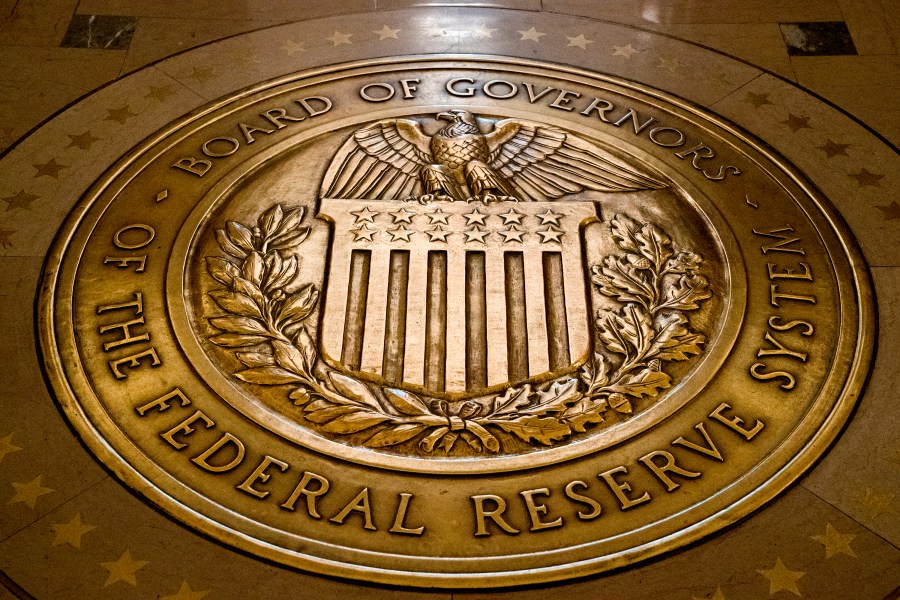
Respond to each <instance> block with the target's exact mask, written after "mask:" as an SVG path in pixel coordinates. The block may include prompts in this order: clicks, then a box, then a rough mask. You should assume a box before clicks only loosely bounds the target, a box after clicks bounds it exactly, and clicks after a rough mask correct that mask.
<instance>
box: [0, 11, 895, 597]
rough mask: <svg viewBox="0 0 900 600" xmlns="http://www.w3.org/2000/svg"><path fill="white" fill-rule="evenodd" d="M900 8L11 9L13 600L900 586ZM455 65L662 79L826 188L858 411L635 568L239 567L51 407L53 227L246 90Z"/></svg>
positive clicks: (3, 171) (3, 516) (2, 151)
mask: <svg viewBox="0 0 900 600" xmlns="http://www.w3.org/2000/svg"><path fill="white" fill-rule="evenodd" d="M898 15H900V1H898V0H795V1H784V0H747V1H744V2H731V1H727V0H707V1H699V0H670V1H663V0H611V1H608V2H591V1H587V0H492V1H485V2H465V1H443V2H430V1H416V0H336V1H333V2H317V3H313V2H305V1H304V2H298V1H294V0H256V1H254V0H196V1H194V2H189V3H186V2H176V1H174V0H156V1H153V2H139V1H135V0H0V277H2V279H0V281H2V283H0V331H2V332H3V335H2V336H0V360H2V362H3V365H4V367H3V368H2V369H0V583H2V584H3V585H0V598H29V597H35V598H40V599H44V598H47V599H56V598H60V599H62V598H91V599H93V598H103V599H105V598H167V599H169V600H190V599H197V600H199V599H200V598H210V599H211V598H300V597H302V598H326V597H332V598H355V597H366V598H376V597H393V598H398V597H410V598H424V597H429V598H430V597H435V598H450V597H459V598H463V597H465V598H476V597H480V598H496V597H500V596H503V597H507V596H508V597H511V598H512V597H514V598H563V597H589V598H599V599H604V600H605V599H610V600H612V599H617V600H618V599H639V598H654V599H661V600H662V599H666V600H668V599H672V600H689V599H701V598H702V599H714V600H724V599H728V600H741V599H756V598H791V597H803V598H815V599H823V600H824V599H872V600H888V599H896V598H900V587H898V586H900V437H898V435H897V431H898V429H900V410H898V408H897V403H896V394H895V390H896V385H897V382H898V377H897V372H898V369H897V360H898V358H900V203H898V202H900V155H898V151H897V147H896V146H897V145H898V144H900V110H898V101H897V97H898V94H900V16H898ZM218 40H224V41H221V42H219V43H213V42H216V41H218ZM434 52H463V53H465V52H471V53H474V52H484V53H490V54H499V55H510V56H523V57H531V58H536V59H543V60H554V61H557V62H563V63H567V64H572V65H576V66H584V67H586V68H590V69H593V70H597V71H605V72H609V73H612V74H617V75H622V76H624V77H630V78H635V79H640V80H641V81H643V82H646V83H647V84H649V85H653V86H655V87H658V88H661V89H664V90H667V91H670V92H672V93H674V94H677V95H679V96H682V97H686V98H689V99H691V100H692V101H694V102H696V103H698V104H701V105H703V106H705V107H708V108H710V109H711V110H712V111H714V112H716V113H719V114H721V115H723V116H725V117H727V118H729V119H731V120H733V121H734V122H737V123H738V124H740V125H742V126H743V127H744V128H745V129H748V130H750V131H752V132H753V133H754V134H755V135H757V136H759V137H760V138H762V139H763V140H764V141H765V142H766V143H768V144H769V145H771V146H772V147H774V148H776V149H777V150H778V151H779V152H781V153H782V154H784V155H786V156H788V157H789V158H790V159H791V160H793V161H794V162H795V164H797V165H798V166H799V167H800V168H801V169H802V170H803V171H804V172H805V173H806V174H807V175H808V176H809V177H810V178H811V179H813V181H814V182H815V183H816V184H817V185H818V186H819V187H820V188H821V189H822V190H824V191H825V192H826V194H827V195H828V197H829V198H831V200H832V201H833V202H834V203H835V204H836V206H837V208H838V210H839V211H840V212H841V214H842V215H843V217H844V218H845V219H846V220H847V222H848V224H849V226H850V228H851V229H852V230H853V232H854V233H855V235H856V236H857V238H858V239H859V241H860V245H861V247H862V249H863V253H864V254H865V257H866V260H867V262H868V264H869V267H870V270H871V276H872V280H873V282H874V287H875V292H876V296H877V301H878V312H879V315H878V328H879V329H878V330H879V342H878V354H877V359H876V362H875V368H874V370H873V374H872V376H871V378H870V381H869V384H868V386H867V388H866V391H865V394H864V395H863V398H862V400H861V402H860V405H859V408H858V410H857V411H856V414H855V415H854V417H853V419H852V421H851V423H850V424H849V426H848V427H847V429H846V430H845V432H844V433H843V435H842V436H841V438H840V439H839V441H838V442H837V444H836V445H835V447H834V448H833V449H832V450H831V451H830V452H829V453H828V454H827V455H826V456H825V457H824V458H823V459H822V461H821V462H820V464H818V465H817V466H816V467H815V468H814V469H813V470H812V471H811V473H810V474H808V475H807V476H805V477H804V478H803V479H802V480H801V481H800V483H799V484H798V485H795V486H793V487H791V488H790V489H789V490H788V491H787V492H786V493H785V494H784V495H782V496H781V497H780V498H779V499H778V500H777V501H775V502H773V503H772V504H770V505H768V506H767V507H766V508H764V509H762V510H760V511H759V512H757V513H756V514H755V515H754V516H752V517H750V518H749V519H747V520H745V521H743V522H742V523H741V524H739V525H737V526H735V527H732V528H730V529H728V530H727V531H726V532H725V533H722V534H719V535H716V536H713V537H712V538H710V539H708V540H706V541H704V542H702V543H698V544H695V545H693V546H691V547H690V548H689V549H687V550H684V551H681V552H677V553H674V554H673V555H669V556H666V557H664V558H660V559H656V560H653V561H651V562H649V563H646V564H642V565H641V566H639V567H637V568H633V569H626V570H623V571H618V572H615V573H613V574H608V575H603V576H599V577H593V578H588V579H585V580H579V581H575V582H569V583H565V584H557V585H554V586H550V587H544V588H533V589H526V590H514V591H501V592H491V593H484V594H478V593H468V592H454V593H453V594H452V595H451V594H450V593H449V592H439V591H438V592H413V591H406V590H394V589H390V588H386V587H378V586H364V585H361V584H359V585H358V584H353V583H349V582H347V581H340V580H332V579H327V578H323V577H317V576H313V575H307V574H304V573H298V572H295V571H288V570H285V569H280V568H278V567H276V566H273V565H271V564H268V563H262V562H257V561H255V560H253V559H251V558H249V557H247V556H244V555H241V554H238V553H229V554H228V558H227V562H226V563H224V566H223V564H220V563H219V562H218V561H219V560H220V559H221V557H218V555H217V554H215V551H214V550H212V549H210V548H219V547H218V546H216V545H215V544H213V543H212V542H209V541H207V540H205V539H202V538H200V537H198V536H196V535H194V534H192V533H189V532H187V531H185V530H184V529H182V528H181V527H180V526H178V525H176V524H175V523H174V522H173V521H170V520H168V519H166V518H165V517H163V516H162V515H161V514H160V513H158V512H156V511H154V510H152V509H149V508H147V507H146V506H145V505H144V504H143V503H142V501H141V500H139V499H138V498H137V497H136V496H133V495H131V494H129V493H128V492H127V491H125V490H124V489H123V488H122V486H120V484H118V483H117V482H116V480H115V479H113V478H111V477H110V475H109V474H108V473H107V472H106V471H105V470H104V469H103V468H101V467H100V466H99V465H98V464H97V463H96V462H94V461H93V460H92V459H91V458H90V457H89V455H88V454H87V453H86V451H85V450H84V449H83V448H82V447H81V446H80V445H79V443H78V441H77V440H76V439H75V436H74V435H73V434H72V432H71V431H70V430H69V429H68V428H67V427H66V425H65V423H64V421H63V420H62V419H61V417H60V416H59V413H58V411H57V409H56V407H55V405H54V404H53V403H52V401H51V400H50V398H49V392H48V391H47V387H46V384H45V383H44V379H43V377H42V375H41V367H40V363H39V359H38V357H37V354H36V351H35V340H34V335H35V334H34V323H33V317H32V314H33V310H34V297H35V290H36V287H37V280H38V276H39V274H40V272H41V265H42V261H43V257H44V255H45V254H46V252H47V248H48V247H49V244H50V242H51V240H52V238H53V235H54V233H55V231H56V229H57V227H58V226H59V224H60V223H61V222H62V219H63V218H64V216H65V215H66V213H67V212H68V211H69V210H70V209H71V207H72V205H73V204H74V202H75V200H76V199H77V198H78V197H79V196H80V194H81V192H82V191H83V190H84V189H85V188H86V186H87V185H89V184H90V183H91V181H93V180H94V179H95V178H96V177H97V175H98V173H99V172H101V171H102V169H103V166H104V165H108V164H109V163H110V162H111V161H112V160H114V159H116V158H117V157H118V156H120V155H121V154H122V153H123V152H124V151H125V150H127V149H128V148H129V147H130V146H131V145H132V144H133V143H135V142H136V141H138V140H140V139H143V138H144V137H146V136H147V135H149V134H150V133H152V132H153V131H155V130H156V129H158V128H159V127H160V126H161V124H163V123H166V122H167V121H170V120H173V119H175V118H177V117H179V116H181V115H183V114H185V113H187V112H189V111H191V110H193V109H194V108H196V107H197V106H201V105H203V104H205V103H206V102H208V101H211V100H213V99H215V98H218V97H220V96H222V95H224V94H226V93H229V92H231V91H232V90H235V89H238V88H241V87H243V86H245V85H247V84H248V83H250V82H253V81H259V80H262V79H267V78H270V77H275V76H277V75H280V74H283V73H288V72H291V71H294V70H300V69H304V68H309V67H311V66H314V65H321V64H329V63H335V62H341V61H345V60H353V59H357V58H364V57H370V56H388V55H392V54H414V53H434ZM89 95H91V97H90V98H89V99H88V100H87V101H85V102H82V103H79V101H80V100H82V99H84V98H85V97H87V96H89ZM45 124H46V125H45ZM98 169H99V170H98ZM48 449H52V452H49V451H48ZM61 464H64V465H65V468H64V469H61V467H60V465H61ZM4 586H5V588H8V591H4V590H5V588H4ZM248 590H253V591H252V592H248ZM298 590H302V592H298Z"/></svg>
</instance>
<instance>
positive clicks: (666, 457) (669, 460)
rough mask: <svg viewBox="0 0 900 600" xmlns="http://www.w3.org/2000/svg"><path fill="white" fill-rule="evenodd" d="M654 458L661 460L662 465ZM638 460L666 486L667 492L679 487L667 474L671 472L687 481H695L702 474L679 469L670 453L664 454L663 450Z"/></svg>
mask: <svg viewBox="0 0 900 600" xmlns="http://www.w3.org/2000/svg"><path fill="white" fill-rule="evenodd" d="M656 458H662V459H663V461H665V462H664V463H663V464H659V463H658V462H656V460H654V459H656ZM638 460H640V461H641V462H642V463H644V464H645V465H647V468H648V469H650V470H651V471H653V474H654V475H656V476H657V477H658V478H659V480H660V481H662V482H663V485H665V486H666V490H667V491H669V492H672V491H675V490H676V489H678V488H679V487H680V485H681V484H679V483H675V482H674V481H672V478H671V477H669V476H668V475H667V474H666V473H667V472H669V471H671V472H672V473H675V474H677V475H681V476H682V477H686V478H688V479H696V478H697V477H700V476H701V475H702V473H696V472H694V471H688V470H687V469H682V468H681V467H679V466H678V465H676V464H675V457H674V456H672V454H671V453H670V452H666V451H665V450H657V451H655V452H651V453H650V454H647V455H646V456H642V457H641V458H639V459H638Z"/></svg>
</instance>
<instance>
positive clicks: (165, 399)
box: [134, 388, 191, 417]
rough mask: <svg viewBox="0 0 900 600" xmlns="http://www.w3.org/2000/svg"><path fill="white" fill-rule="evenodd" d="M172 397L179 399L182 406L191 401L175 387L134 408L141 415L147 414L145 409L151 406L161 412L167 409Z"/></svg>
mask: <svg viewBox="0 0 900 600" xmlns="http://www.w3.org/2000/svg"><path fill="white" fill-rule="evenodd" d="M172 398H178V399H179V400H180V401H181V405H182V406H187V405H188V404H190V403H191V401H190V400H188V398H187V396H185V395H184V392H182V391H181V390H179V389H178V388H175V389H174V390H172V391H171V392H169V393H168V394H166V395H165V396H160V397H159V398H157V399H156V400H153V401H152V402H148V403H147V404H145V405H143V406H139V407H137V408H135V409H134V410H136V411H138V414H139V415H141V416H142V417H143V416H144V415H145V414H147V411H148V410H150V409H151V408H156V409H157V410H159V412H163V411H164V410H168V409H169V407H170V406H171V405H170V404H169V400H171V399H172Z"/></svg>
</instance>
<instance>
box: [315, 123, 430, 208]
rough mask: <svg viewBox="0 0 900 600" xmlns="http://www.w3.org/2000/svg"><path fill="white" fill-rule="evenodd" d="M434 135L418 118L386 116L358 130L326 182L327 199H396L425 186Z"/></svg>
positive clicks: (324, 194) (335, 159)
mask: <svg viewBox="0 0 900 600" xmlns="http://www.w3.org/2000/svg"><path fill="white" fill-rule="evenodd" d="M430 142H431V138H430V137H428V136H427V135H425V133H424V132H423V131H422V126H421V125H420V124H419V123H418V121H412V120H408V119H386V120H384V121H378V122H377V123H373V124H371V125H368V126H366V127H363V128H362V129H358V130H357V131H355V132H354V133H353V135H352V136H350V138H349V139H348V140H347V141H346V142H344V145H343V146H341V148H340V150H338V152H337V154H336V155H335V158H334V160H332V162H331V167H330V168H329V169H328V172H327V173H325V178H324V179H323V182H322V197H324V198H364V199H395V198H405V197H408V196H410V195H413V194H416V193H418V192H419V191H420V189H421V186H422V184H421V181H420V179H419V171H420V170H421V169H422V166H423V165H427V164H430V163H431V162H432V160H431V150H430V148H429V143H430Z"/></svg>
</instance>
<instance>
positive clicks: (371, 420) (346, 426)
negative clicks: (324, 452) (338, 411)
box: [322, 407, 388, 435]
mask: <svg viewBox="0 0 900 600" xmlns="http://www.w3.org/2000/svg"><path fill="white" fill-rule="evenodd" d="M336 408H344V407H336ZM387 420H388V417H387V416H386V415H377V414H374V413H371V412H369V411H362V410H357V411H356V412H348V413H347V414H345V415H342V416H340V417H338V418H336V419H334V420H333V421H330V422H329V423H328V424H326V425H324V426H323V427H322V430H323V431H327V432H328V433H340V434H342V435H347V434H350V433H356V432H358V431H362V430H364V429H369V428H370V427H375V426H376V425H380V424H381V423H384V422H385V421H387Z"/></svg>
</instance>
